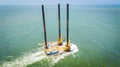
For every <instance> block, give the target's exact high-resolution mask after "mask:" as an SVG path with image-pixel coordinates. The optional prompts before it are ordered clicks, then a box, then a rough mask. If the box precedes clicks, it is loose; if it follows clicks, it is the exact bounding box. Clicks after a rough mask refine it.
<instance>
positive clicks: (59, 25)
mask: <svg viewBox="0 0 120 67" xmlns="http://www.w3.org/2000/svg"><path fill="white" fill-rule="evenodd" d="M58 27H59V39H60V38H61V24H60V4H58Z"/></svg>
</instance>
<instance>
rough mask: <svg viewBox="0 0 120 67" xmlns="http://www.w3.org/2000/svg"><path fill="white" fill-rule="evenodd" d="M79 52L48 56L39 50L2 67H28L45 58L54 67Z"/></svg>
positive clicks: (74, 46)
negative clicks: (66, 57)
mask: <svg viewBox="0 0 120 67" xmlns="http://www.w3.org/2000/svg"><path fill="white" fill-rule="evenodd" d="M72 46H73V48H72V47H71V48H72V49H74V48H77V46H76V45H74V44H73V45H72ZM77 51H78V48H77V49H75V50H74V51H72V52H68V53H65V54H62V55H57V56H55V55H52V56H47V55H46V54H45V53H44V52H43V51H42V50H39V51H37V52H35V53H32V54H30V55H25V56H23V57H21V58H18V59H16V60H14V61H10V62H5V63H3V65H2V67H16V66H17V67H26V66H27V65H30V64H33V63H35V62H39V61H41V60H42V59H45V58H46V59H48V61H49V60H50V61H51V63H50V66H53V65H54V64H55V63H57V62H58V61H59V60H61V59H63V58H64V57H65V56H68V55H70V54H73V53H75V52H77Z"/></svg>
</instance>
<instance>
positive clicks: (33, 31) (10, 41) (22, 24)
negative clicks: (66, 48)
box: [0, 6, 120, 67]
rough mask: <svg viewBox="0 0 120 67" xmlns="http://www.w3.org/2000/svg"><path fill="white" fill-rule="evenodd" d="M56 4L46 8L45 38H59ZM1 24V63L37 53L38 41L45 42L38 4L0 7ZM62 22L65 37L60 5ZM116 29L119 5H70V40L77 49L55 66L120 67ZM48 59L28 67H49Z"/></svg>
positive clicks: (119, 25)
mask: <svg viewBox="0 0 120 67" xmlns="http://www.w3.org/2000/svg"><path fill="white" fill-rule="evenodd" d="M56 7H57V6H54V7H50V6H46V7H45V17H46V25H47V36H48V37H47V39H48V41H56V40H57V38H58V27H57V25H58V24H57V23H58V20H57V19H58V18H57V8H56ZM63 7H65V6H63ZM0 23H1V24H0V65H1V66H2V65H4V64H5V63H6V62H13V61H14V60H16V59H19V58H24V57H26V56H28V55H31V54H33V53H35V52H37V51H38V49H37V48H38V43H43V42H44V38H43V26H42V15H41V7H40V6H0ZM61 25H62V35H63V39H66V10H65V8H61ZM119 29H120V6H117V7H116V6H113V7H109V6H107V7H103V6H101V7H100V6H96V7H94V6H91V7H88V6H81V7H80V6H70V40H71V42H72V43H75V44H76V45H77V46H78V48H79V52H78V53H75V54H74V55H70V56H67V57H65V58H64V59H62V60H60V61H59V62H58V63H56V64H54V67H61V66H64V67H79V66H81V67H119V66H120V49H119V47H120V44H119V43H120V30H119ZM41 46H42V45H41ZM39 62H40V63H39ZM50 62H52V61H51V60H50V59H43V60H41V61H38V62H36V63H33V64H31V65H28V67H31V66H41V67H46V66H51V63H50Z"/></svg>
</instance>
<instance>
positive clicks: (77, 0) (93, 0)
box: [0, 0, 120, 5]
mask: <svg viewBox="0 0 120 67" xmlns="http://www.w3.org/2000/svg"><path fill="white" fill-rule="evenodd" d="M58 3H60V4H66V3H69V4H74V5H91V4H92V5H96V4H97V5H105V4H106V5H120V0H0V5H41V4H48V5H55V4H58Z"/></svg>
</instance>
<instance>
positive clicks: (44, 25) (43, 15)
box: [41, 5, 48, 49]
mask: <svg viewBox="0 0 120 67" xmlns="http://www.w3.org/2000/svg"><path fill="white" fill-rule="evenodd" d="M41 7H42V17H43V28H44V39H45V48H46V49H47V48H48V47H47V37H46V24H45V14H44V5H41Z"/></svg>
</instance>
